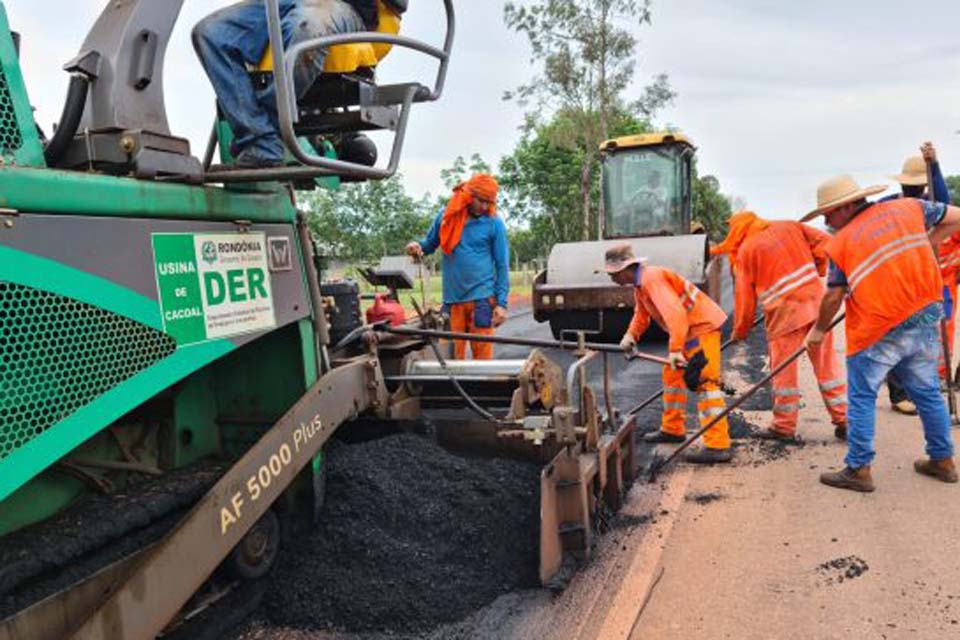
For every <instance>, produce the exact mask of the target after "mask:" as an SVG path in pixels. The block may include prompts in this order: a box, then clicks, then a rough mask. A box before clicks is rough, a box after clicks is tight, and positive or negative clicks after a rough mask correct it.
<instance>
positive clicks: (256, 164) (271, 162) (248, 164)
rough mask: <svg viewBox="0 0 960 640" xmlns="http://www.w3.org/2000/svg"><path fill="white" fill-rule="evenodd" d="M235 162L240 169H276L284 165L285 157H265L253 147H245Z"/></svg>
mask: <svg viewBox="0 0 960 640" xmlns="http://www.w3.org/2000/svg"><path fill="white" fill-rule="evenodd" d="M235 164H236V167H237V168H238V169H275V168H276V167H282V166H283V159H282V158H280V159H275V158H264V157H263V156H258V155H257V154H255V153H254V152H253V150H252V149H244V150H243V151H241V152H240V153H239V154H238V155H237V160H236V163H235Z"/></svg>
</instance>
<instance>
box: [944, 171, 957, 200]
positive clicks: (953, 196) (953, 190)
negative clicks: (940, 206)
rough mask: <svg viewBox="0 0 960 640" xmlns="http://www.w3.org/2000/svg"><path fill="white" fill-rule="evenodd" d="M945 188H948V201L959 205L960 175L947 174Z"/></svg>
mask: <svg viewBox="0 0 960 640" xmlns="http://www.w3.org/2000/svg"><path fill="white" fill-rule="evenodd" d="M944 179H945V180H946V181H947V188H948V189H949V190H950V202H951V203H952V204H954V205H956V206H960V176H947V177H946V178H944Z"/></svg>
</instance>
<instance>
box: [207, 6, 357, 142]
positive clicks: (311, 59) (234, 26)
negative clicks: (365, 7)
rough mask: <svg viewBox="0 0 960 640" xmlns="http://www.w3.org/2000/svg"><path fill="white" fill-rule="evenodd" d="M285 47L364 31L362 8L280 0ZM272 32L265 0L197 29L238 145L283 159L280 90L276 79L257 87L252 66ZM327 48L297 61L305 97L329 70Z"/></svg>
mask: <svg viewBox="0 0 960 640" xmlns="http://www.w3.org/2000/svg"><path fill="white" fill-rule="evenodd" d="M280 24H281V30H282V31H283V40H284V46H285V47H289V46H290V45H292V44H296V43H298V42H302V41H304V40H309V39H312V38H317V37H320V36H327V35H333V34H338V33H353V32H356V31H363V30H364V29H365V25H364V23H363V19H362V18H361V17H360V16H359V15H358V14H357V12H356V11H355V10H354V9H353V7H351V6H350V5H349V4H347V3H346V2H343V0H310V1H309V2H305V1H304V0H280ZM269 42H270V37H269V34H268V32H267V16H266V11H265V9H264V3H263V0H245V1H244V2H239V3H237V4H235V5H231V6H229V7H225V8H223V9H220V10H219V11H216V12H214V13H212V14H210V15H209V16H207V17H206V18H204V19H203V20H201V21H200V22H199V23H197V26H196V27H194V29H193V46H194V48H195V49H196V51H197V55H198V56H199V57H200V62H201V63H202V64H203V68H204V69H205V70H206V72H207V76H209V78H210V84H212V85H213V89H214V91H215V92H216V94H217V102H218V104H219V105H220V111H221V112H222V113H223V117H224V118H225V119H226V121H227V122H228V123H230V127H231V128H232V129H233V135H234V143H235V144H236V147H237V149H238V150H241V151H243V150H250V152H252V153H253V154H254V155H255V156H256V157H258V158H263V159H267V160H278V161H279V160H282V159H283V143H282V142H281V140H280V134H279V129H280V127H279V123H278V116H277V102H276V91H275V89H274V86H273V83H272V82H271V83H270V84H269V85H268V86H267V87H266V88H265V89H263V90H260V91H257V90H255V89H254V86H253V83H252V82H250V80H249V78H248V72H247V69H248V67H256V66H257V65H258V64H259V63H260V59H261V58H262V57H263V54H264V52H265V51H266V50H267V44H268V43H269ZM323 60H324V52H323V51H317V50H313V51H308V52H305V53H304V54H303V56H301V58H300V60H299V63H298V64H297V66H296V71H295V77H294V84H295V87H296V92H297V96H298V97H299V96H301V95H302V94H303V93H304V92H305V91H306V90H307V89H309V88H310V86H311V85H312V84H313V81H314V80H315V79H316V78H317V76H318V75H320V73H321V72H322V71H323Z"/></svg>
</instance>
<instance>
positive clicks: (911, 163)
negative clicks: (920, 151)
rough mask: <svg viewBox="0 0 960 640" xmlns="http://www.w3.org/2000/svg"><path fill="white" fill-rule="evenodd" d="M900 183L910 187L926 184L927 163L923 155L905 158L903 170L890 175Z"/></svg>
mask: <svg viewBox="0 0 960 640" xmlns="http://www.w3.org/2000/svg"><path fill="white" fill-rule="evenodd" d="M890 177H891V178H893V179H894V180H896V181H897V182H899V183H900V184H904V185H907V186H911V187H925V186H927V163H926V161H925V160H924V159H923V156H913V157H910V158H907V161H906V162H904V163H903V172H902V173H901V174H900V175H898V176H890Z"/></svg>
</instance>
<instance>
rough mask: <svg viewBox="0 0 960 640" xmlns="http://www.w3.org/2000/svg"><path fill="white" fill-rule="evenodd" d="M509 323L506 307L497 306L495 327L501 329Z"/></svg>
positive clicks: (494, 311) (495, 308) (494, 313)
mask: <svg viewBox="0 0 960 640" xmlns="http://www.w3.org/2000/svg"><path fill="white" fill-rule="evenodd" d="M506 321H507V310H506V308H505V307H501V306H500V305H497V306H496V307H494V308H493V326H494V327H499V326H500V325H502V324H503V323H504V322H506Z"/></svg>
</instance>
